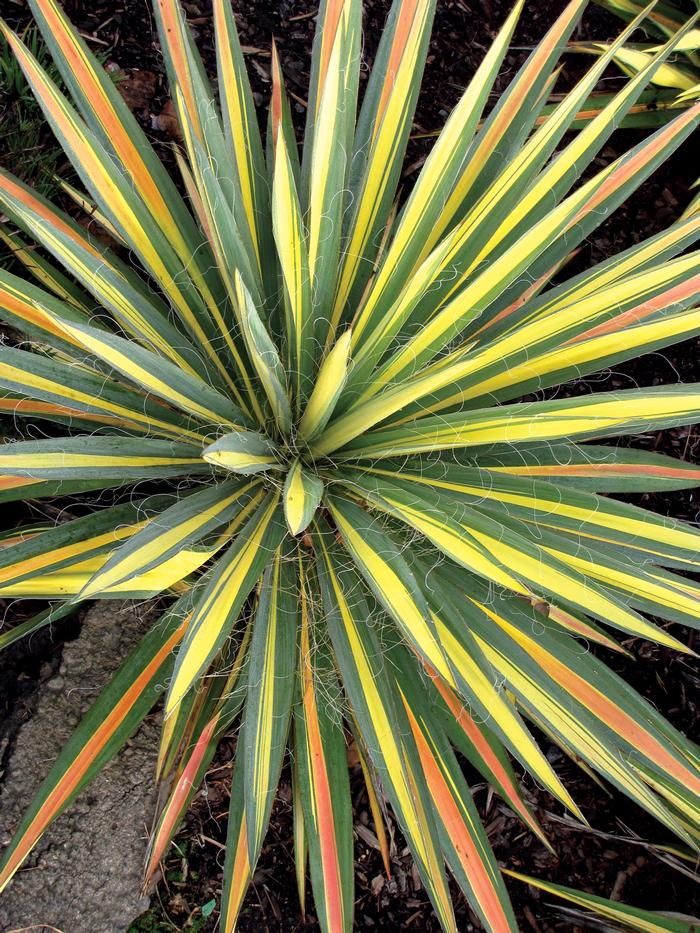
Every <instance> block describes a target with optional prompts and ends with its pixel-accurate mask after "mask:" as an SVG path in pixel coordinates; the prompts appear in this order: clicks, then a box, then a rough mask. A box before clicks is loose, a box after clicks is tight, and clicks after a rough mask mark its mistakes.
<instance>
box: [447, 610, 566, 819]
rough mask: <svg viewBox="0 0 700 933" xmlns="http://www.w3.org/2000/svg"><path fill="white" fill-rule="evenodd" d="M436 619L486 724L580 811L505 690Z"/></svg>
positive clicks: (555, 792) (552, 790) (544, 782)
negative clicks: (488, 718) (487, 717)
mask: <svg viewBox="0 0 700 933" xmlns="http://www.w3.org/2000/svg"><path fill="white" fill-rule="evenodd" d="M433 620H434V622H435V627H436V629H437V632H438V635H439V636H440V641H441V643H442V645H443V647H444V649H445V654H446V655H447V657H448V658H449V659H450V663H451V664H452V665H453V666H454V668H455V670H457V671H459V674H460V676H461V677H462V678H464V680H465V682H466V683H468V684H469V687H470V689H471V690H473V691H474V693H475V694H476V696H478V697H479V699H480V701H481V702H482V703H483V705H484V707H485V709H487V710H488V712H489V715H490V716H491V717H493V722H492V723H491V722H487V723H486V725H489V727H490V728H492V729H493V728H494V725H495V726H496V727H497V728H498V729H499V730H500V732H501V734H502V735H503V736H504V737H505V738H506V740H507V742H508V744H509V747H510V749H511V751H512V752H513V754H514V755H516V756H517V758H518V759H519V760H520V761H521V762H522V763H523V764H524V765H525V767H526V768H527V769H528V771H529V772H530V773H531V774H533V775H534V776H535V777H536V778H537V779H538V780H539V781H540V782H541V783H542V785H543V786H544V787H546V788H547V790H548V791H549V792H550V793H551V794H552V795H553V796H554V797H556V798H557V799H558V800H560V801H561V802H562V803H563V804H564V806H565V807H567V808H568V809H569V810H571V812H572V813H578V812H579V810H578V807H577V806H576V804H575V803H574V801H573V800H572V799H571V796H570V794H569V793H568V791H567V790H566V788H565V787H564V786H563V785H562V783H561V781H560V780H559V778H558V777H557V776H556V774H555V773H554V770H553V769H552V766H551V765H550V764H549V762H548V761H547V759H546V758H545V757H544V755H543V754H542V752H541V751H540V749H539V748H538V746H537V743H536V742H535V740H534V739H533V738H532V736H531V735H530V733H529V731H528V730H527V728H526V727H525V726H524V725H523V723H522V722H521V721H520V719H519V718H518V716H517V715H516V713H515V710H514V709H513V705H512V704H511V702H510V701H509V700H508V698H507V697H506V696H505V693H504V692H503V691H501V690H499V689H497V688H496V687H495V686H494V685H493V683H492V682H491V681H490V680H489V678H488V677H487V676H486V675H485V674H484V672H483V670H482V669H481V668H480V667H479V664H478V663H477V661H476V660H475V659H474V658H473V657H472V656H471V655H470V654H469V652H468V651H466V650H465V648H464V645H463V644H462V643H461V642H460V640H459V639H458V638H456V637H455V636H454V635H453V634H452V632H451V631H450V629H449V628H448V627H447V626H446V625H445V623H444V622H443V621H442V620H441V619H440V617H439V616H438V615H436V614H433ZM446 688H447V689H450V685H449V684H446ZM451 705H454V704H451ZM530 822H531V821H530Z"/></svg>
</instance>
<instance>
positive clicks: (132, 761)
mask: <svg viewBox="0 0 700 933" xmlns="http://www.w3.org/2000/svg"><path fill="white" fill-rule="evenodd" d="M147 625H148V619H147V618H145V615H144V610H143V607H136V606H134V604H131V603H113V602H105V603H97V604H96V605H95V606H93V608H91V609H89V610H88V611H87V612H86V614H85V618H84V621H83V626H82V629H81V634H80V636H79V637H78V638H77V639H76V640H75V641H72V642H68V643H67V644H66V645H65V648H64V652H63V658H62V662H61V666H60V668H59V671H58V673H57V674H56V675H55V676H54V677H53V678H52V679H51V680H49V681H48V683H47V684H46V685H45V686H44V689H43V691H42V694H41V696H40V697H39V700H38V703H37V706H36V710H35V712H34V715H33V716H32V717H31V719H30V720H29V721H28V722H26V723H25V724H24V725H23V726H22V727H21V729H20V731H19V733H18V734H17V736H16V738H15V741H14V744H13V748H12V750H11V755H10V760H9V765H8V768H7V772H6V774H5V775H4V777H3V778H2V779H0V780H2V787H0V841H1V842H2V844H3V846H4V845H6V844H7V843H8V842H9V840H10V838H11V834H12V832H13V831H14V829H15V827H16V826H17V824H18V823H19V820H20V818H21V816H22V814H23V812H24V809H25V808H26V806H27V805H28V803H29V802H30V800H31V798H32V796H33V794H34V792H35V791H36V790H37V788H38V787H39V784H40V783H41V781H42V780H43V778H44V777H45V776H46V774H47V772H48V770H49V768H50V766H51V764H52V762H53V761H54V759H55V758H56V756H57V754H58V752H59V751H60V749H61V747H62V745H63V744H64V742H65V741H66V739H68V738H69V736H70V734H71V732H72V730H73V729H74V728H75V726H76V725H77V723H78V722H79V720H80V718H81V716H82V714H83V713H84V712H85V710H86V709H87V708H88V706H89V705H90V703H91V702H92V700H93V699H94V698H95V696H96V695H97V694H98V693H99V691H100V690H101V689H102V687H104V685H105V684H106V683H107V681H108V680H109V677H110V675H111V674H112V673H113V672H114V671H115V670H116V668H117V667H118V666H119V664H120V662H121V661H122V660H123V658H124V657H125V656H126V655H127V654H128V652H129V651H130V650H131V649H132V648H133V647H134V646H135V644H136V643H137V641H138V639H139V637H140V636H141V634H142V633H143V632H144V631H145V629H146V627H147ZM157 747H158V723H157V722H156V721H155V719H154V718H151V719H149V720H147V721H146V722H145V723H144V724H143V726H142V727H141V729H140V730H139V731H138V732H137V733H136V734H135V735H134V736H133V738H132V739H131V741H130V742H129V744H128V746H127V747H126V748H125V749H123V751H122V753H121V754H120V755H118V756H117V757H116V758H115V759H114V760H113V761H112V762H111V763H110V764H109V765H108V766H107V767H106V768H105V769H104V770H103V771H102V772H101V774H100V775H99V776H98V777H97V778H96V779H95V781H93V782H92V784H90V785H88V787H87V788H86V789H84V790H83V792H82V794H81V795H80V796H79V797H78V798H77V800H76V801H74V803H73V804H72V806H71V807H70V808H69V809H68V810H66V811H65V812H64V813H63V814H62V815H61V816H60V817H59V819H58V820H56V822H55V823H54V824H53V826H52V827H51V828H50V829H49V831H48V832H47V833H46V835H45V836H44V838H43V840H42V841H41V842H40V843H39V844H38V846H37V847H36V848H35V850H34V852H33V853H32V855H31V856H30V857H29V859H28V860H27V861H26V862H25V864H24V866H23V869H21V870H20V871H19V872H18V873H17V875H16V876H15V878H14V879H13V881H12V883H11V884H10V886H9V887H8V888H7V891H6V892H5V894H4V895H3V896H2V897H0V930H2V931H13V930H19V929H22V928H25V927H31V929H32V930H33V931H43V930H51V931H54V930H59V931H61V933H124V931H126V930H127V929H128V926H129V923H130V921H131V920H132V919H133V918H134V917H136V916H138V915H139V914H140V913H142V912H143V911H144V910H146V909H147V908H148V906H149V898H148V897H143V896H142V895H141V878H142V870H143V864H144V855H145V851H146V839H147V832H148V829H149V827H150V825H151V820H152V816H153V811H154V805H155V795H154V790H153V774H154V768H155V762H156V752H157Z"/></svg>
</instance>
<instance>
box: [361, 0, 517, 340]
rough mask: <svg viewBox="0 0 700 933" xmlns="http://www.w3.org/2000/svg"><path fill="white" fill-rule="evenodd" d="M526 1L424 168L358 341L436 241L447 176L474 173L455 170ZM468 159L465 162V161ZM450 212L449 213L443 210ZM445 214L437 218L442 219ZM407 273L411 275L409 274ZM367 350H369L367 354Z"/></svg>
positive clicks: (511, 18)
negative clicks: (413, 261) (393, 288)
mask: <svg viewBox="0 0 700 933" xmlns="http://www.w3.org/2000/svg"><path fill="white" fill-rule="evenodd" d="M523 3H524V0H518V2H517V3H516V4H515V6H514V7H513V10H512V11H511V13H510V14H509V16H508V18H507V20H506V22H505V23H504V24H503V26H502V27H501V29H500V31H499V33H498V36H497V38H496V40H495V41H494V43H493V45H492V46H491V48H490V49H489V51H488V52H487V54H486V56H485V57H484V59H483V61H482V63H481V65H480V66H479V68H478V70H477V72H476V74H475V75H474V77H473V79H472V80H471V82H470V84H469V87H468V88H467V90H466V91H465V92H464V94H463V95H462V97H461V98H460V101H459V103H458V104H457V106H456V107H455V109H454V110H453V111H452V114H451V115H450V117H449V119H448V121H447V123H446V124H445V127H444V129H443V130H442V132H441V133H440V135H439V137H438V139H437V140H436V142H435V145H434V146H433V148H432V150H431V152H430V155H429V156H428V159H427V161H426V163H425V166H424V167H423V169H422V171H421V173H420V175H419V176H418V179H417V181H416V184H415V186H414V188H413V191H412V192H411V195H410V197H409V199H408V201H407V203H406V207H405V209H404V211H403V212H402V214H401V219H400V221H399V224H398V227H397V229H396V232H395V234H394V236H393V239H392V241H391V245H390V246H389V248H388V250H387V253H386V256H385V258H384V261H383V262H382V264H381V267H380V269H379V271H378V273H377V276H376V278H375V279H374V281H373V282H372V285H371V288H370V290H369V293H368V295H367V297H366V300H365V302H364V304H363V305H362V306H361V308H360V309H359V311H358V312H357V315H356V320H355V328H354V329H355V338H354V339H355V341H359V340H361V339H362V334H363V332H364V330H365V328H366V327H367V326H368V324H369V321H370V320H372V318H373V312H375V310H376V307H377V304H378V302H379V301H380V300H381V299H383V297H384V295H385V292H386V289H387V287H388V286H389V284H390V282H393V280H394V277H395V276H396V273H397V270H398V269H399V268H400V269H403V268H404V265H403V263H404V261H405V260H404V257H405V255H406V252H407V250H409V249H410V250H411V251H412V252H413V251H414V250H415V249H416V247H418V248H420V246H421V244H422V243H423V242H424V237H425V235H428V236H432V234H433V231H432V229H430V228H429V227H427V226H426V222H427V221H426V219H428V220H429V221H432V222H433V223H435V222H437V223H440V222H441V221H440V220H439V219H438V220H437V221H436V219H435V217H434V215H435V213H436V212H435V203H436V201H438V203H439V204H440V205H442V203H443V200H444V197H443V198H440V197H439V194H443V195H444V194H446V193H447V192H446V191H445V190H444V186H445V175H446V174H447V173H448V172H449V173H450V176H451V175H452V174H453V173H454V172H455V170H456V169H457V168H462V169H463V171H462V173H461V174H462V175H464V173H465V172H467V171H468V168H467V167H466V166H462V165H460V166H457V165H453V164H451V162H452V160H453V159H455V157H456V154H458V153H461V152H462V150H463V149H465V148H466V144H467V142H468V140H469V139H470V138H471V135H472V134H473V131H474V129H475V127H476V122H477V119H478V116H479V113H480V111H481V108H482V107H483V104H484V99H485V96H486V93H487V91H488V88H489V87H490V86H491V85H492V83H493V79H494V77H495V74H496V70H497V68H498V66H499V64H500V63H501V61H502V59H503V56H504V54H505V52H506V50H507V48H508V45H509V42H510V39H511V38H512V35H513V30H514V28H515V24H516V23H517V21H518V19H519V17H520V13H521V12H522V8H523ZM462 158H463V157H462ZM443 209H444V208H443ZM441 213H442V211H440V213H437V218H440V217H441ZM406 271H407V272H408V271H409V270H406ZM415 273H416V268H414V269H413V270H412V274H411V275H410V279H413V278H414V275H415ZM383 320H384V316H383V315H382V316H381V318H380V320H378V321H377V326H379V325H380V324H382V323H383ZM364 349H366V348H365V347H363V350H364Z"/></svg>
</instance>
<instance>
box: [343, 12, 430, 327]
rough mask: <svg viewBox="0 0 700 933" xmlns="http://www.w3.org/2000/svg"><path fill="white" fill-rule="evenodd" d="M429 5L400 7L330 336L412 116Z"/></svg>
mask: <svg viewBox="0 0 700 933" xmlns="http://www.w3.org/2000/svg"><path fill="white" fill-rule="evenodd" d="M430 11H431V3H430V0H406V2H404V3H402V4H401V7H400V10H399V18H398V21H397V24H396V29H395V34H394V40H393V46H392V49H391V51H390V55H389V61H388V64H387V69H386V77H385V81H384V85H383V87H382V90H381V94H380V100H379V103H378V107H377V113H376V117H375V120H374V124H373V128H372V134H371V139H370V142H369V145H370V152H369V157H368V160H367V167H366V170H365V176H364V184H363V186H362V190H361V192H359V194H358V197H359V199H360V201H359V205H358V208H357V210H356V213H355V217H354V221H353V228H352V232H351V234H350V237H349V242H348V244H347V246H346V249H345V259H344V262H343V268H342V271H341V275H340V279H339V283H338V290H337V293H336V297H335V302H334V305H333V310H332V312H331V317H330V329H329V340H332V339H333V338H334V337H335V332H336V330H337V327H338V324H339V322H340V319H341V315H342V313H343V310H344V308H345V304H346V302H347V300H348V297H349V295H350V292H351V290H352V287H353V285H354V283H355V280H356V277H357V275H358V273H359V271H360V270H361V268H362V266H363V263H364V259H363V257H364V254H365V251H366V249H367V246H368V244H369V240H370V237H371V235H372V233H373V231H374V227H375V224H376V221H377V217H378V213H379V207H380V205H381V202H382V199H383V196H384V194H385V192H386V189H387V186H388V184H389V169H390V167H391V164H392V162H393V160H394V158H395V152H396V147H397V144H398V141H399V140H400V138H401V134H402V132H403V130H404V129H405V126H406V122H407V120H408V118H409V112H408V108H407V101H408V99H409V92H410V87H411V83H412V81H413V80H414V76H415V71H416V67H417V64H418V55H419V51H420V45H421V39H422V37H423V35H424V32H425V30H426V28H427V24H428V20H429V16H430Z"/></svg>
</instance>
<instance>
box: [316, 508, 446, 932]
mask: <svg viewBox="0 0 700 933" xmlns="http://www.w3.org/2000/svg"><path fill="white" fill-rule="evenodd" d="M317 532H318V533H317V534H316V535H315V536H314V541H315V543H316V545H317V547H318V548H319V549H320V552H321V556H322V560H321V563H320V567H319V570H320V575H321V588H322V593H323V600H324V607H325V612H326V619H327V624H328V628H329V631H330V634H331V640H332V642H333V649H334V652H335V656H336V659H337V663H338V666H339V668H340V671H341V673H342V676H343V681H344V684H345V689H346V690H347V692H348V696H349V698H350V702H351V704H352V708H353V711H354V714H355V716H356V717H357V722H358V724H359V726H360V728H361V730H362V734H363V737H364V739H365V742H366V745H367V749H368V752H369V755H370V758H371V760H372V762H373V764H374V766H375V768H376V769H377V772H378V774H379V775H380V776H381V780H382V785H383V787H384V790H385V792H386V793H387V795H388V796H389V799H390V800H391V802H392V806H393V808H394V810H395V812H396V814H397V816H398V818H399V820H400V822H401V826H402V828H403V830H404V832H405V834H406V837H407V839H408V841H409V844H410V847H411V851H412V853H413V856H414V858H415V859H416V863H417V866H418V868H419V871H420V872H421V877H422V879H423V881H424V883H425V885H426V889H427V891H428V893H429V895H430V898H431V900H432V902H433V905H434V906H435V909H436V911H437V914H438V917H439V918H440V921H441V923H442V925H443V928H444V929H446V930H456V926H455V920H454V914H453V909H452V902H451V899H450V894H449V890H448V887H447V882H446V879H445V875H444V870H443V864H442V856H441V852H440V843H439V840H438V835H437V828H436V826H435V822H434V815H433V810H432V805H431V803H430V797H429V792H428V789H427V787H426V785H425V779H424V776H423V774H422V769H421V764H420V758H419V755H418V752H417V750H416V748H415V744H414V743H413V742H412V739H411V731H410V726H409V723H408V722H407V720H406V718H405V712H404V711H403V709H402V707H401V706H400V705H399V704H400V702H401V701H400V698H399V697H398V696H397V695H396V691H395V689H394V686H393V681H392V679H391V678H390V675H389V673H388V671H387V669H386V667H385V665H384V661H383V650H382V647H381V646H380V644H379V641H378V638H377V635H376V632H375V630H374V628H373V627H372V626H369V625H367V623H366V620H367V619H368V618H370V615H371V610H370V607H369V605H368V603H367V601H366V599H365V598H364V596H363V595H362V591H361V590H360V589H359V587H358V586H357V583H356V578H355V575H354V574H348V572H347V569H345V570H344V569H343V568H344V567H345V568H346V567H347V564H346V560H347V559H346V558H345V557H344V555H343V554H342V551H341V552H339V551H338V546H337V544H335V543H334V541H333V538H332V535H331V534H330V532H329V531H328V530H327V528H326V527H324V526H320V528H317Z"/></svg>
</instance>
